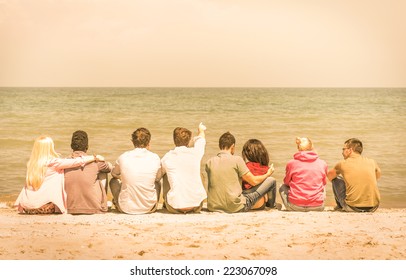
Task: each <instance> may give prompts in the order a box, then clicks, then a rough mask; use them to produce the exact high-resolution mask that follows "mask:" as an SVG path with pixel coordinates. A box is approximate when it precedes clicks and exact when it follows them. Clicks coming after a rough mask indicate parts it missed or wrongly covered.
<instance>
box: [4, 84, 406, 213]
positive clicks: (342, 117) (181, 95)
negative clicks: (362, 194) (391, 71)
mask: <svg viewBox="0 0 406 280" xmlns="http://www.w3.org/2000/svg"><path fill="white" fill-rule="evenodd" d="M200 122H203V123H204V124H205V125H206V127H207V130H206V139H207V145H206V151H205V155H204V157H203V159H202V162H201V166H202V173H201V174H202V180H203V182H204V184H205V185H206V186H207V176H206V173H205V171H204V164H205V163H206V161H207V160H208V159H209V158H210V157H212V156H215V155H216V154H217V153H218V151H219V148H218V139H219V137H220V135H221V134H223V133H224V132H227V131H229V132H231V133H232V134H233V135H234V136H235V137H236V140H237V143H236V148H237V149H236V154H238V155H240V154H241V148H242V146H243V145H244V143H245V142H246V141H247V140H248V139H251V138H256V139H259V140H261V141H262V142H263V143H264V145H265V146H266V148H267V149H268V151H269V154H270V158H271V162H272V163H273V164H274V167H275V173H274V177H275V178H276V180H277V182H278V185H280V184H281V183H282V180H283V178H284V175H285V166H286V163H287V162H288V161H289V160H290V159H291V158H292V156H293V154H294V153H295V152H296V151H297V150H296V145H295V138H296V137H297V136H300V137H309V138H310V139H311V140H312V141H313V143H314V146H315V149H316V151H317V152H318V154H319V157H320V158H321V159H323V160H325V161H326V162H327V164H328V166H329V168H332V167H334V165H335V164H336V163H337V162H338V161H340V160H342V155H341V152H342V150H341V149H342V146H343V143H344V142H345V141H346V140H347V139H349V138H352V137H356V138H359V139H360V140H361V141H362V142H363V144H364V152H363V155H364V156H366V157H369V158H373V159H374V160H376V162H377V163H378V165H379V166H380V168H381V170H382V177H381V178H380V180H379V181H378V187H379V190H380V193H381V207H386V208H404V207H406V133H405V132H406V131H405V127H406V89H405V88H71V87H69V88H0V126H1V130H0V147H1V148H0V149H1V161H0V201H1V199H2V200H3V201H4V200H13V199H15V197H16V196H17V194H18V193H19V192H20V190H21V189H22V187H23V186H24V181H25V172H26V163H27V161H28V159H29V157H30V153H31V149H32V146H33V143H34V140H35V139H36V138H37V137H38V136H40V135H48V136H50V137H51V138H52V139H53V140H54V142H55V148H56V151H57V152H58V153H60V155H61V157H67V156H69V154H70V153H71V149H70V140H71V135H72V133H73V132H74V131H76V130H84V131H86V132H87V133H88V135H89V153H90V154H93V153H94V154H100V155H103V156H104V157H105V159H106V160H107V161H110V162H111V163H113V164H114V162H115V161H116V159H117V158H118V157H119V156H120V154H121V153H123V152H125V151H127V150H131V149H133V145H132V142H131V134H132V132H133V131H134V130H135V129H137V128H139V127H146V128H148V129H149V130H150V132H151V134H152V141H151V151H153V152H155V153H157V154H158V155H159V156H160V157H162V156H164V155H165V153H166V152H168V151H169V150H171V149H173V148H174V144H173V138H172V133H173V130H174V129H175V128H176V127H186V128H188V129H190V130H191V131H192V132H193V133H194V134H197V127H198V125H199V123H200ZM326 191H327V200H326V204H327V206H334V204H335V203H334V197H333V193H332V189H331V183H330V182H329V183H328V184H327V187H326ZM278 200H280V198H279V197H278ZM278 200H277V201H278Z"/></svg>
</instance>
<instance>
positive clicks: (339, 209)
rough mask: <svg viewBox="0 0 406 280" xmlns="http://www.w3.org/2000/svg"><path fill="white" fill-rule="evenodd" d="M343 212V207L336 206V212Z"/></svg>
mask: <svg viewBox="0 0 406 280" xmlns="http://www.w3.org/2000/svg"><path fill="white" fill-rule="evenodd" d="M342 210H343V208H342V207H341V206H338V205H337V206H336V207H334V211H342Z"/></svg>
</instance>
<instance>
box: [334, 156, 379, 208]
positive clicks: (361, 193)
mask: <svg viewBox="0 0 406 280" xmlns="http://www.w3.org/2000/svg"><path fill="white" fill-rule="evenodd" d="M377 167H378V165H377V164H376V162H375V160H373V159H369V158H366V157H363V156H361V155H360V154H356V153H353V154H351V156H350V157H348V158H347V159H345V160H342V161H340V162H339V163H337V164H336V166H335V167H334V168H335V170H336V172H337V175H341V176H343V178H344V181H345V186H346V199H345V202H346V203H347V205H349V206H353V207H375V206H377V205H379V201H380V194H379V190H378V184H377V179H376V169H377Z"/></svg>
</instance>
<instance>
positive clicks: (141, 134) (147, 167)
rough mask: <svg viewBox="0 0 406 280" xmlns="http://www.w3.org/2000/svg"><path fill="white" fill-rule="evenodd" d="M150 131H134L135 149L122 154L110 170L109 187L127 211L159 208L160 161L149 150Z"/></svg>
mask: <svg viewBox="0 0 406 280" xmlns="http://www.w3.org/2000/svg"><path fill="white" fill-rule="evenodd" d="M150 139H151V133H150V132H149V131H148V130H147V129H146V128H143V127H142V128H138V129H137V130H135V131H134V132H133V134H132V142H133V145H134V149H133V150H131V151H127V152H125V153H123V154H122V155H120V156H119V158H118V159H117V161H116V164H115V166H114V168H113V170H112V171H111V174H112V176H113V178H112V179H111V180H110V189H111V192H112V194H113V203H114V205H115V206H116V208H117V210H118V211H120V212H123V213H126V214H145V213H152V212H154V211H156V209H157V205H158V200H159V195H160V188H161V184H160V182H159V181H160V179H161V175H160V169H161V161H160V158H159V156H158V155H157V154H155V153H153V152H151V151H149V147H150Z"/></svg>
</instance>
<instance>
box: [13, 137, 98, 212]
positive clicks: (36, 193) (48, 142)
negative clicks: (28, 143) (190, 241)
mask: <svg viewBox="0 0 406 280" xmlns="http://www.w3.org/2000/svg"><path fill="white" fill-rule="evenodd" d="M93 161H104V158H103V157H102V156H99V155H97V156H85V157H78V158H66V159H62V158H59V155H58V153H56V152H55V145H54V142H53V140H52V139H51V138H50V137H48V136H40V137H38V138H37V139H36V140H35V142H34V146H33V148H32V152H31V157H30V159H29V161H28V163H27V175H26V180H25V186H24V188H23V189H22V191H21V192H20V195H19V196H18V198H17V200H16V202H15V203H14V204H15V206H17V207H18V211H19V212H20V213H26V214H51V213H66V193H65V187H64V169H66V168H72V167H76V166H81V165H83V166H84V165H86V164H87V163H90V162H93Z"/></svg>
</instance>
